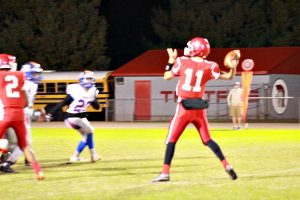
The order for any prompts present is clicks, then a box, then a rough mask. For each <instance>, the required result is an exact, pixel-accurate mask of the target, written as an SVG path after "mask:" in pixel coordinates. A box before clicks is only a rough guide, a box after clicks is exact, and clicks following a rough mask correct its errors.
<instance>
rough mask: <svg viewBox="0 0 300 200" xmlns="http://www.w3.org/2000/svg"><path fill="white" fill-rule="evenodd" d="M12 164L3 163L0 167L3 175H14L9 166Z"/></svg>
mask: <svg viewBox="0 0 300 200" xmlns="http://www.w3.org/2000/svg"><path fill="white" fill-rule="evenodd" d="M12 164H13V163H12V162H9V161H7V162H5V163H3V164H1V165H0V171H1V172H3V173H16V171H15V170H14V169H12V168H11V165H12Z"/></svg>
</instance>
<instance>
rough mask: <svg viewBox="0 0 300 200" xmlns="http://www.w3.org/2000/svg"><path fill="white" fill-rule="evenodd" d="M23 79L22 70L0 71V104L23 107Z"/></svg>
mask: <svg viewBox="0 0 300 200" xmlns="http://www.w3.org/2000/svg"><path fill="white" fill-rule="evenodd" d="M24 81H25V76H24V73H23V72H19V71H14V72H10V71H0V106H1V105H2V106H3V107H4V108H22V109H23V108H24V105H25V97H24V96H23V93H22V89H23V85H24Z"/></svg>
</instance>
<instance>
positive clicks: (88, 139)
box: [86, 133, 94, 149]
mask: <svg viewBox="0 0 300 200" xmlns="http://www.w3.org/2000/svg"><path fill="white" fill-rule="evenodd" d="M86 144H87V145H88V147H89V149H94V140H93V134H92V133H89V134H87V137H86Z"/></svg>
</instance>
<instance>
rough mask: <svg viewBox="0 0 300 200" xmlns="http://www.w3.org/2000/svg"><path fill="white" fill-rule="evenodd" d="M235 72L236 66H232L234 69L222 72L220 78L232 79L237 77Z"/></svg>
mask: <svg viewBox="0 0 300 200" xmlns="http://www.w3.org/2000/svg"><path fill="white" fill-rule="evenodd" d="M235 74H236V67H235V68H232V69H229V72H226V73H224V74H220V77H219V79H222V80H231V79H233V78H234V77H235Z"/></svg>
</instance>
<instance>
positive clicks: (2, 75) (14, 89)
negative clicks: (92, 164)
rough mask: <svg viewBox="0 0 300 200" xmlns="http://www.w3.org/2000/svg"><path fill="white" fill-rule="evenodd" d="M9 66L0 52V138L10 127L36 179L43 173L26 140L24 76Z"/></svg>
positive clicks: (5, 57) (7, 59)
mask: <svg viewBox="0 0 300 200" xmlns="http://www.w3.org/2000/svg"><path fill="white" fill-rule="evenodd" d="M10 69H11V66H10V64H9V58H8V56H7V55H5V54H0V138H2V137H3V135H4V134H5V131H6V129H7V128H9V127H12V128H13V129H14V130H15V132H16V135H17V138H18V145H19V147H20V149H21V150H22V151H23V152H24V155H25V157H26V159H27V160H28V161H30V162H31V164H32V168H33V169H34V171H35V174H36V178H37V179H38V180H42V179H44V175H43V173H42V171H41V169H40V166H39V164H38V162H37V160H36V158H35V155H34V153H33V151H32V150H31V149H30V148H29V147H28V145H27V142H26V129H25V119H24V111H23V108H24V107H25V106H26V105H27V103H28V101H27V96H26V92H25V90H24V88H23V86H24V81H25V76H24V73H23V72H18V71H15V72H13V71H9V70H10Z"/></svg>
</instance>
